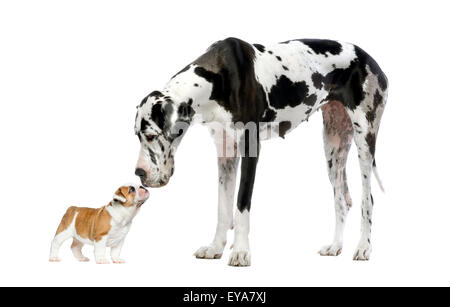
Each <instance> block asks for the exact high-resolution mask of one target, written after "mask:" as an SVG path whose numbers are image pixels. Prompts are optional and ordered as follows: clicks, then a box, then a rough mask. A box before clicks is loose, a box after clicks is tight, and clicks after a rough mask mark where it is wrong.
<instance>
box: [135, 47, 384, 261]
mask: <svg viewBox="0 0 450 307" xmlns="http://www.w3.org/2000/svg"><path fill="white" fill-rule="evenodd" d="M387 88H388V81H387V78H386V76H385V74H384V73H383V72H382V71H381V69H380V67H379V66H378V64H377V63H376V62H375V61H374V60H373V59H372V58H371V57H370V56H369V55H368V54H367V53H366V52H365V51H363V50H362V49H361V48H359V47H358V46H355V45H353V44H349V43H345V42H340V41H332V40H319V39H298V40H290V41H286V42H282V43H278V44H273V45H270V46H269V45H267V46H263V45H261V44H249V43H247V42H244V41H242V40H240V39H237V38H227V39H224V40H221V41H218V42H216V43H214V44H213V45H212V46H210V47H209V49H208V50H207V51H206V53H204V54H203V55H201V56H200V57H199V58H198V59H196V60H195V61H194V62H192V63H191V64H189V65H187V66H186V67H185V68H184V69H182V70H181V71H180V72H178V73H177V74H176V75H174V76H173V77H172V78H171V80H170V81H169V82H168V83H167V85H166V86H165V87H164V89H162V90H160V91H153V92H152V93H150V94H149V95H148V96H147V97H145V98H144V99H143V100H142V102H141V103H140V105H139V106H138V107H137V114H136V123H135V133H136V135H137V136H138V137H139V140H140V143H141V150H140V154H139V159H138V162H137V166H136V170H135V173H136V175H137V176H139V177H140V179H141V181H142V184H144V185H145V186H150V187H161V186H163V185H165V184H167V182H168V181H169V178H170V177H171V176H172V174H173V171H174V154H175V150H176V148H177V145H178V144H179V142H180V140H181V139H182V137H183V135H184V133H185V132H186V130H187V128H188V127H189V126H190V125H191V124H193V123H202V124H204V125H206V126H208V127H209V129H210V131H211V134H212V136H213V138H214V140H215V144H216V147H217V152H218V166H219V209H218V223H217V229H216V234H215V237H214V239H213V241H212V243H211V244H210V245H208V246H205V247H201V248H200V249H198V250H197V251H196V252H195V254H194V255H195V256H196V257H197V258H208V259H210V258H220V257H221V255H222V252H223V250H224V247H225V244H226V241H227V231H228V230H229V229H233V227H234V231H235V239H234V244H233V250H232V253H231V255H230V258H229V264H230V265H232V266H248V265H250V252H249V240H248V234H249V229H250V227H249V214H250V204H251V199H252V191H253V184H254V180H255V172H256V166H257V163H258V156H259V152H260V141H261V140H265V139H270V138H273V137H276V136H280V137H283V138H284V136H285V135H286V134H287V133H288V132H290V131H291V130H293V129H294V128H295V127H297V126H298V125H299V124H300V123H301V122H303V121H305V120H307V119H308V118H309V116H310V115H311V114H313V113H314V112H315V111H317V110H319V109H321V110H322V115H323V123H324V131H323V138H324V142H325V156H326V161H327V166H328V175H329V179H330V181H331V184H332V186H333V190H334V205H335V210H336V228H335V236H334V240H333V242H332V243H331V244H330V245H327V246H325V247H323V248H322V249H321V250H320V251H319V253H320V254H321V255H323V256H337V255H339V254H340V252H341V249H342V241H343V238H342V237H343V230H344V224H345V220H346V216H347V213H348V211H349V209H350V207H351V205H352V201H351V198H350V194H349V191H348V187H347V178H346V172H345V168H346V160H347V154H348V152H349V149H350V145H351V142H352V139H353V140H354V141H355V144H356V147H357V151H358V157H359V162H360V168H361V178H362V187H363V190H362V210H361V213H362V222H361V239H360V241H359V244H358V246H357V249H356V252H355V253H354V260H368V259H369V256H370V253H371V242H370V237H371V225H372V208H373V198H372V195H371V175H372V171H373V173H374V174H375V177H376V179H378V175H377V172H376V165H375V159H374V154H375V143H376V139H377V133H378V129H379V125H380V120H381V116H382V114H383V110H384V107H385V104H386V99H387ZM239 162H240V163H241V166H240V167H241V168H240V170H241V176H240V183H239V191H238V196H237V210H236V212H235V214H234V220H233V202H234V191H235V185H236V173H237V170H238V165H239ZM378 181H379V179H378ZM380 186H381V183H380Z"/></svg>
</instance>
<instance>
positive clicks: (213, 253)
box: [194, 244, 223, 259]
mask: <svg viewBox="0 0 450 307" xmlns="http://www.w3.org/2000/svg"><path fill="white" fill-rule="evenodd" d="M222 253H223V247H219V246H216V245H214V244H211V245H209V246H203V247H200V248H199V249H198V250H197V251H196V252H195V253H194V256H195V257H196V258H198V259H220V258H221V257H222Z"/></svg>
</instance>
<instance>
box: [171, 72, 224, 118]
mask: <svg viewBox="0 0 450 307" xmlns="http://www.w3.org/2000/svg"><path fill="white" fill-rule="evenodd" d="M195 67H196V65H195V64H191V65H189V66H188V67H187V68H186V69H184V70H183V71H182V72H180V73H178V74H177V75H175V76H174V77H172V79H171V80H170V81H169V82H168V83H167V84H166V86H165V87H164V89H163V91H162V92H163V94H164V95H167V96H169V97H171V98H172V100H173V103H174V107H175V110H176V109H177V108H178V106H179V105H180V104H182V103H188V104H189V105H190V107H192V109H193V111H194V112H195V113H194V116H193V117H192V119H191V120H190V122H189V123H191V122H192V123H202V124H206V123H211V122H220V123H226V122H229V121H230V120H231V115H230V114H229V113H227V112H224V110H223V108H219V105H218V104H217V103H216V102H215V101H213V100H211V99H210V98H211V94H212V84H211V83H209V82H208V81H206V80H205V79H204V78H202V77H200V76H198V75H197V74H196V73H195V72H194V70H195Z"/></svg>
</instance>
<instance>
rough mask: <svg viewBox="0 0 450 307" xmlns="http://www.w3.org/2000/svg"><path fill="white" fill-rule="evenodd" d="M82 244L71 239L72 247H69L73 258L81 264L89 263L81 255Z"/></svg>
mask: <svg viewBox="0 0 450 307" xmlns="http://www.w3.org/2000/svg"><path fill="white" fill-rule="evenodd" d="M83 245H84V244H83V243H81V242H80V241H78V240H77V239H75V238H73V241H72V246H71V247H70V248H71V249H72V254H73V256H74V257H75V258H76V259H77V260H78V261H81V262H87V261H89V258H88V257H85V256H84V255H83V252H82V251H81V250H82V248H83Z"/></svg>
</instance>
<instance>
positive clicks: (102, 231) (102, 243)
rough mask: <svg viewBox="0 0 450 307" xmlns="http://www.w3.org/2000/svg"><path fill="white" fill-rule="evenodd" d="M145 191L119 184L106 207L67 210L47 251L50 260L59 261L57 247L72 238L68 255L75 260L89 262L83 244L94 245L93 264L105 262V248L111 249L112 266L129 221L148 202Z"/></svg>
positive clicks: (118, 256) (128, 227)
mask: <svg viewBox="0 0 450 307" xmlns="http://www.w3.org/2000/svg"><path fill="white" fill-rule="evenodd" d="M148 196H149V193H148V191H147V190H146V189H145V188H144V187H142V186H139V185H134V184H132V185H123V186H121V187H120V188H119V189H117V191H116V192H115V193H114V196H113V199H112V201H111V202H109V204H107V205H106V206H103V207H101V208H98V209H94V208H81V207H70V208H69V209H67V211H66V213H65V214H64V216H63V218H62V220H61V223H60V224H59V227H58V229H57V230H56V234H55V237H54V239H53V241H52V246H51V249H50V261H52V262H57V261H60V259H59V258H58V252H59V248H60V246H61V244H62V243H63V242H64V241H66V240H67V239H70V238H73V243H72V247H71V248H72V253H73V255H74V256H75V258H76V259H78V260H79V261H89V258H87V257H85V256H84V255H83V253H82V252H81V249H82V247H83V245H84V244H91V245H94V255H95V261H96V262H97V263H109V261H108V260H107V259H106V247H111V259H112V261H113V262H114V263H124V260H122V259H120V251H121V249H122V245H123V242H124V240H125V236H126V235H127V233H128V231H129V230H130V227H131V221H132V220H133V218H134V217H135V216H136V214H137V213H138V211H139V209H140V207H141V206H142V204H143V203H144V202H145V201H146V200H147V199H148Z"/></svg>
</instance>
